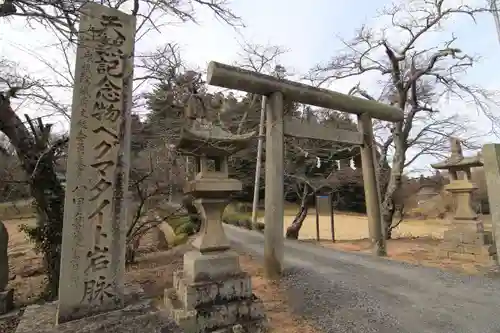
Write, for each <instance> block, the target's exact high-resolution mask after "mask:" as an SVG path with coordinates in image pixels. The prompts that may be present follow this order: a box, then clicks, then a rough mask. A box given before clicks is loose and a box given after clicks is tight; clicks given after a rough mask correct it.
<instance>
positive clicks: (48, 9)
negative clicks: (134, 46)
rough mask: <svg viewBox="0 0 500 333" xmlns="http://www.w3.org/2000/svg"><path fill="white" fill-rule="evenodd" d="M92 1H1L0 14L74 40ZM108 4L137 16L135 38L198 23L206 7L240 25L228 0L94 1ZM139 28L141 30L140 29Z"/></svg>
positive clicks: (218, 15) (225, 19)
mask: <svg viewBox="0 0 500 333" xmlns="http://www.w3.org/2000/svg"><path fill="white" fill-rule="evenodd" d="M90 1H93V0H55V1H54V0H15V1H14V0H5V1H4V2H3V4H0V17H23V18H26V20H27V23H28V24H30V25H32V26H33V27H35V26H36V25H37V24H38V25H41V26H43V27H45V28H46V29H47V30H48V31H52V32H55V33H56V34H58V35H60V36H61V37H63V38H65V39H67V40H69V41H71V42H75V41H76V34H77V32H78V31H77V26H78V20H79V18H80V12H81V8H82V6H83V5H85V4H86V3H88V2H90ZM94 2H97V3H101V4H103V5H106V6H108V7H112V8H116V9H121V10H125V8H127V7H130V4H132V8H131V14H132V15H134V16H137V17H138V18H139V21H138V32H140V33H139V34H138V37H139V38H140V37H141V36H143V35H144V34H147V33H148V32H150V31H151V30H159V29H160V28H161V27H162V26H165V25H168V24H172V23H175V22H176V21H177V22H179V21H180V22H189V21H191V22H197V21H196V11H197V10H198V9H199V8H201V7H208V8H210V10H212V12H213V13H214V15H215V16H216V17H217V19H219V20H222V21H223V22H225V23H227V24H230V25H232V26H238V25H242V22H241V19H240V17H238V16H237V15H235V14H234V13H233V12H232V11H231V10H229V8H228V2H227V0H211V1H204V0H180V1H171V0H133V1H129V0H95V1H94ZM141 31H142V32H141Z"/></svg>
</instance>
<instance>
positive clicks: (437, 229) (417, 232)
mask: <svg viewBox="0 0 500 333" xmlns="http://www.w3.org/2000/svg"><path fill="white" fill-rule="evenodd" d="M297 209H298V208H294V206H292V205H289V206H287V207H286V210H285V218H284V229H283V233H285V232H286V229H287V228H288V227H289V226H290V225H291V223H292V222H293V219H294V217H295V213H296V212H297ZM260 221H261V222H264V220H263V219H260ZM484 223H485V228H486V229H490V228H491V218H490V217H489V216H486V217H484ZM449 225H450V224H449V222H448V221H447V220H438V219H432V220H416V219H409V220H405V221H403V222H402V223H401V224H400V225H399V226H398V227H397V228H396V229H395V230H394V232H393V235H394V238H410V237H430V238H436V239H441V238H442V237H443V232H444V231H445V230H448V228H449ZM334 229H335V239H336V240H360V239H366V238H368V236H369V234H368V218H367V217H366V215H361V214H350V213H343V212H342V213H338V214H335V215H334ZM331 230H332V229H331V223H330V216H324V215H323V216H319V235H320V239H324V240H331V234H332V231H331ZM299 239H316V211H315V210H314V209H309V212H308V216H307V217H306V219H305V221H304V224H303V226H302V229H300V234H299Z"/></svg>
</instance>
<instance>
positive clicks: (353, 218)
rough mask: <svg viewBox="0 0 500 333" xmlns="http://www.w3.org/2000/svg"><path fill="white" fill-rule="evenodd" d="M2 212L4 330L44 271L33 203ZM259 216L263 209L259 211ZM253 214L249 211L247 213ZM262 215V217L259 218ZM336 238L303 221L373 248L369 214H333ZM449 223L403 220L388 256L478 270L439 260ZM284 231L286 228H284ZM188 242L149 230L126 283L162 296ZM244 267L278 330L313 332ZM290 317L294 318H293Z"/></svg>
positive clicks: (280, 295)
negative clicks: (11, 300) (6, 295)
mask: <svg viewBox="0 0 500 333" xmlns="http://www.w3.org/2000/svg"><path fill="white" fill-rule="evenodd" d="M296 209H297V208H296V207H294V206H287V208H286V210H285V221H284V222H285V223H284V224H285V230H286V227H288V226H289V225H290V224H291V222H292V221H293V218H294V215H295V213H296V211H297V210H296ZM0 214H1V217H0V218H2V219H3V221H4V222H5V225H6V227H7V229H8V231H9V236H10V239H9V264H10V272H11V281H10V283H9V286H10V287H12V288H14V290H15V292H16V294H15V302H16V306H17V307H18V311H17V312H14V315H12V313H11V314H10V317H9V318H0V331H1V332H2V333H10V332H13V330H12V328H14V327H15V326H16V325H17V322H16V321H17V320H18V316H16V315H15V314H16V313H18V314H20V313H22V307H23V306H25V305H28V304H33V303H36V302H37V301H38V296H39V295H40V293H41V291H42V289H43V285H44V272H43V268H42V262H41V258H40V256H39V255H37V254H36V253H35V252H34V251H33V247H32V244H30V243H29V242H28V240H27V238H26V237H25V235H24V234H23V233H22V232H20V231H19V226H20V225H21V224H23V223H26V224H32V223H34V222H35V220H34V216H33V211H32V209H31V208H30V206H29V202H17V203H16V204H15V207H14V206H13V205H12V204H2V205H0ZM259 215H260V216H262V215H263V212H260V214H259ZM248 217H249V214H248ZM259 219H262V217H259ZM334 221H335V235H336V242H332V241H331V228H330V218H329V217H328V216H320V238H321V240H320V242H319V243H318V242H317V241H316V213H315V211H314V209H310V210H309V214H308V216H307V218H306V220H305V221H304V225H303V228H302V229H301V233H300V239H299V240H300V241H302V242H314V243H318V245H321V246H324V247H328V248H333V249H336V250H341V251H350V252H361V253H369V252H370V249H369V248H370V244H369V241H368V240H367V237H368V222H367V218H366V216H363V215H359V214H349V213H339V214H336V215H335V217H334ZM483 221H484V222H485V227H486V229H489V228H490V225H491V224H490V221H489V216H486V217H484V219H483ZM447 228H448V223H447V222H446V221H445V220H408V221H404V222H403V223H401V225H400V226H399V227H398V228H397V229H396V230H395V232H394V237H395V239H393V240H390V241H388V244H387V247H388V259H389V260H398V261H405V262H408V263H411V264H417V265H422V266H431V267H439V268H441V269H444V270H451V271H456V272H461V273H466V274H480V273H481V270H482V268H484V267H486V265H487V263H482V262H472V261H467V260H458V259H453V260H452V259H438V258H437V257H436V255H435V254H436V250H437V246H438V245H439V242H440V239H441V238H442V233H443V231H444V230H446V229H447ZM285 230H284V231H285ZM189 248H190V247H189V245H187V244H186V245H181V246H177V247H175V248H174V249H173V250H169V251H159V250H158V249H156V248H155V244H154V238H153V237H152V235H146V236H145V237H144V238H143V240H142V242H141V249H140V251H139V252H140V253H139V257H138V262H137V264H135V265H131V266H129V267H128V268H127V273H126V279H127V282H128V283H139V284H140V285H141V286H142V287H143V288H144V290H145V291H146V293H147V294H148V295H150V296H157V297H158V301H159V302H160V301H161V297H162V296H163V290H164V288H165V287H167V286H168V285H171V284H172V272H173V271H174V270H177V269H180V268H181V267H182V254H183V253H184V252H185V251H187V250H188V249H189ZM241 261H242V265H243V267H244V269H245V270H247V271H249V272H250V273H251V274H252V283H253V285H254V288H255V290H254V292H255V293H256V295H257V296H258V297H260V298H261V299H262V300H263V301H264V304H265V307H266V310H267V314H268V316H269V318H270V322H271V326H272V327H274V328H275V330H274V331H275V332H278V330H277V329H278V328H279V331H284V330H283V327H286V331H287V332H291V333H293V332H306V333H307V332H315V330H314V329H313V328H312V326H311V325H309V324H308V323H307V322H306V321H305V320H303V319H302V318H300V317H297V318H295V317H294V314H293V313H292V311H291V310H290V307H289V305H288V301H287V298H286V296H285V293H284V292H282V290H281V289H280V286H279V285H278V284H273V283H271V282H268V281H267V280H266V279H264V278H263V269H262V267H261V266H260V264H259V263H257V262H256V261H254V260H252V258H251V257H250V256H248V255H243V254H242V256H241ZM291 318H292V320H290V319H291Z"/></svg>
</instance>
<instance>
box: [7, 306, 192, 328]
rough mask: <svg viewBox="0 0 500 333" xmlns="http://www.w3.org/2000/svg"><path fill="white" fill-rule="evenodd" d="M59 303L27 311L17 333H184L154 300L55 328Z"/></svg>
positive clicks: (31, 308)
mask: <svg viewBox="0 0 500 333" xmlns="http://www.w3.org/2000/svg"><path fill="white" fill-rule="evenodd" d="M56 312H57V303H49V304H45V305H31V306H29V307H27V308H26V310H25V312H24V315H23V318H22V319H21V321H20V322H19V325H18V326H17V329H16V333H75V332H78V333H139V332H140V333H183V332H184V331H183V330H182V329H181V328H180V327H179V326H178V325H177V324H175V322H173V320H172V319H171V318H170V317H168V315H167V314H166V313H165V311H161V310H159V309H158V308H157V307H155V306H154V304H153V303H152V302H151V301H146V300H144V301H140V302H137V303H134V304H132V305H128V306H126V307H125V308H123V309H120V310H116V311H111V312H107V313H102V314H99V315H96V316H92V317H85V318H81V319H78V320H73V321H69V322H66V323H63V324H60V325H57V326H56V325H55V318H56Z"/></svg>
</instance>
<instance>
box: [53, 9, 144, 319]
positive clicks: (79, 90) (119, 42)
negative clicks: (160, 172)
mask: <svg viewBox="0 0 500 333" xmlns="http://www.w3.org/2000/svg"><path fill="white" fill-rule="evenodd" d="M134 35H135V18H134V17H133V16H130V15H126V14H124V13H122V12H120V11H118V10H115V9H111V8H109V7H105V6H102V5H99V4H96V3H88V4H86V5H85V6H84V9H83V14H82V18H81V23H80V34H79V46H78V50H77V62H76V73H75V77H76V78H77V80H76V83H75V87H74V93H73V110H72V118H71V133H70V146H69V154H68V166H67V175H66V178H67V183H66V199H65V212H64V228H63V229H64V230H63V245H62V256H61V257H62V258H61V278H60V289H59V309H58V322H64V321H67V320H71V319H76V318H79V317H83V316H86V315H89V314H92V313H95V312H100V311H106V310H111V309H114V308H117V307H120V306H122V305H123V294H124V291H123V275H124V269H125V233H126V227H127V221H126V206H127V205H126V202H125V199H126V192H127V187H128V169H129V150H130V103H131V98H130V97H131V93H132V91H131V80H132V67H133V61H132V57H133V43H134Z"/></svg>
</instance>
